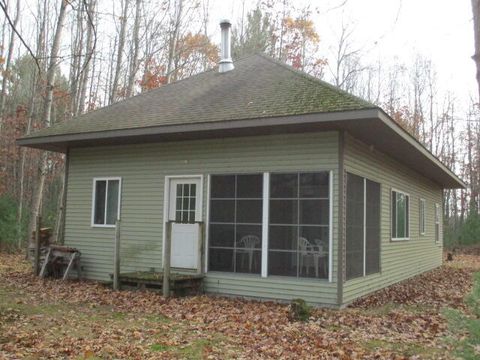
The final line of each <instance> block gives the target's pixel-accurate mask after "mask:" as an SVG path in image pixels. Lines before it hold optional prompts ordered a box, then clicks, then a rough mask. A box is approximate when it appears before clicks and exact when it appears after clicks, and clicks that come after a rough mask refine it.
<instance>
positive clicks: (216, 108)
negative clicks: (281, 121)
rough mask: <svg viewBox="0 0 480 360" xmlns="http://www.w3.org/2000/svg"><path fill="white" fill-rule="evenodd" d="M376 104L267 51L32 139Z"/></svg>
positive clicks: (125, 101)
mask: <svg viewBox="0 0 480 360" xmlns="http://www.w3.org/2000/svg"><path fill="white" fill-rule="evenodd" d="M368 108H375V105H373V104H370V103H368V102H367V101H364V100H362V99H360V98H357V97H355V96H353V95H351V94H348V93H346V92H344V91H342V90H340V89H338V88H336V87H334V86H332V85H330V84H328V83H326V82H324V81H321V80H318V79H316V78H314V77H311V76H309V75H307V74H305V73H303V72H300V71H297V70H294V69H293V68H291V67H290V66H288V65H285V64H283V63H281V62H278V61H276V60H273V59H271V58H269V57H267V56H265V55H260V54H257V55H252V56H249V57H247V58H244V59H242V60H239V61H237V62H235V69H234V70H233V71H230V72H227V73H222V74H221V73H219V72H218V71H216V69H215V70H210V71H206V72H204V73H201V74H198V75H195V76H192V77H190V78H187V79H184V80H181V81H178V82H175V83H172V84H170V85H166V86H162V87H160V88H158V89H155V90H151V91H148V92H145V93H143V94H140V95H137V96H134V97H132V98H129V99H127V100H124V101H120V102H118V103H116V104H113V105H110V106H107V107H104V108H101V109H99V110H96V111H92V112H90V113H87V114H84V115H81V116H78V117H77V118H74V119H72V120H69V121H66V122H63V123H59V124H56V125H54V126H52V127H50V128H47V129H42V130H39V131H37V132H35V133H33V134H31V135H30V136H29V137H40V136H42V137H43V136H50V135H65V134H79V133H88V132H97V131H106V130H118V129H133V128H143V127H150V126H159V125H160V126H161V125H179V124H193V123H204V122H213V121H226V120H241V119H258V118H266V117H277V116H288V115H301V114H309V113H325V112H336V111H346V110H358V109H368Z"/></svg>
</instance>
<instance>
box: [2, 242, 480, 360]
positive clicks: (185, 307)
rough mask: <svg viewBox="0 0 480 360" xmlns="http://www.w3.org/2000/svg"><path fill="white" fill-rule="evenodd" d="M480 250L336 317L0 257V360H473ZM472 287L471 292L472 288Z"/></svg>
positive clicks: (478, 330) (478, 327)
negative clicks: (62, 273) (177, 294)
mask: <svg viewBox="0 0 480 360" xmlns="http://www.w3.org/2000/svg"><path fill="white" fill-rule="evenodd" d="M478 271H480V249H473V250H472V249H470V250H469V251H466V252H465V251H464V252H463V253H462V254H456V255H455V258H454V261H452V262H448V263H445V265H443V266H442V267H440V268H438V269H436V270H433V271H430V272H428V273H425V274H423V275H420V276H417V277H415V278H413V279H411V280H408V281H405V282H402V283H400V284H397V285H394V286H392V287H390V288H388V289H385V290H381V291H379V292H377V293H375V294H373V295H371V296H368V297H366V298H364V299H362V300H361V301H357V302H356V303H355V304H353V305H352V306H350V307H348V308H346V309H343V310H340V311H338V310H327V309H318V310H314V312H313V313H312V316H311V318H310V319H309V320H308V321H306V322H291V321H289V320H288V312H289V311H288V310H289V307H288V305H281V304H276V303H273V302H257V301H246V300H238V299H227V298H219V297H208V296H194V297H185V298H170V299H165V298H163V297H162V296H160V295H159V294H156V293H154V292H139V291H126V290H124V291H120V292H114V291H112V290H111V289H110V288H108V287H106V286H103V285H101V284H97V283H94V282H78V281H69V282H62V281H60V280H51V279H46V280H41V279H37V278H35V277H34V276H32V274H31V268H30V266H29V264H28V263H26V262H25V261H24V260H23V259H22V256H20V255H8V254H0V359H3V358H5V359H19V358H28V359H37V358H41V359H45V358H52V359H53V358H54V359H58V358H68V359H70V358H73V359H104V358H107V359H109V358H112V359H113V358H114V359H126V358H128V359H172V358H173V359H228V358H232V359H270V358H271V359H280V358H281V359H308V358H313V359H323V358H325V359H332V358H338V359H352V358H368V359H370V358H372V359H383V358H388V359H404V358H412V359H424V358H425V359H452V358H458V357H460V358H472V359H473V358H478V357H480V345H479V344H480V320H478V319H479V315H480V310H479V309H480V275H479V273H477V272H478ZM474 285H475V286H474Z"/></svg>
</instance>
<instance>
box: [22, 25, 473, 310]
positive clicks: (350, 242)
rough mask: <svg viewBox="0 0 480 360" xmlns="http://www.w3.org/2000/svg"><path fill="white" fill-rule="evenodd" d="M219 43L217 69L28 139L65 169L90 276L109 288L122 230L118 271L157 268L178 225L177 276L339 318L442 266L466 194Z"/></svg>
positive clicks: (289, 75) (378, 113)
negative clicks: (446, 230) (457, 196)
mask: <svg viewBox="0 0 480 360" xmlns="http://www.w3.org/2000/svg"><path fill="white" fill-rule="evenodd" d="M222 39H223V42H222V60H221V62H220V64H219V68H218V69H215V70H211V71H207V72H204V73H201V74H198V75H195V76H192V77H190V78H188V79H185V80H181V81H178V82H175V83H173V84H170V85H166V86H162V87H160V88H158V89H155V90H152V91H149V92H146V93H143V94H141V95H138V96H135V97H132V98H130V99H127V100H124V101H121V102H119V103H116V104H113V105H110V106H107V107H105V108H102V109H99V110H96V111H92V112H90V113H87V114H84V115H81V116H79V117H78V118H76V119H73V120H71V121H67V122H64V123H61V124H57V125H55V126H53V127H51V128H47V129H42V130H39V131H37V132H35V133H33V134H31V135H30V136H26V137H24V138H21V139H19V140H18V144H19V145H22V146H29V147H34V148H39V149H44V150H50V151H57V152H63V153H65V154H66V156H67V164H68V165H67V186H66V189H67V192H66V218H65V225H64V227H65V229H64V233H65V239H64V241H65V244H66V245H69V246H73V247H76V248H78V249H80V250H81V252H82V261H83V266H84V273H85V275H86V276H87V277H88V278H91V279H96V280H108V279H109V274H111V273H112V271H113V249H114V241H113V239H114V233H115V221H116V219H117V218H120V219H121V254H122V265H121V271H122V272H123V271H149V270H150V269H154V270H157V271H161V269H162V263H163V259H164V256H165V254H164V253H163V248H164V246H163V243H164V241H165V237H166V233H165V228H166V226H165V224H166V223H167V222H169V221H171V222H172V223H173V224H172V226H171V229H172V233H171V241H172V244H171V246H172V251H171V265H172V267H174V268H176V269H177V270H178V271H180V270H183V271H188V270H190V269H198V268H199V267H200V268H201V270H202V271H204V272H205V279H204V286H205V290H206V292H207V293H211V294H221V295H229V296H242V297H252V298H261V299H276V300H285V301H286V300H290V299H293V298H303V299H305V300H306V301H307V302H309V303H312V304H317V305H322V306H332V307H341V306H344V305H346V304H348V303H350V302H352V301H353V300H354V299H356V298H358V297H361V296H363V295H365V294H368V293H370V292H372V291H375V290H378V289H381V288H383V287H386V286H388V285H391V284H393V283H395V282H398V281H401V280H404V279H406V278H409V277H412V276H414V275H417V274H420V273H422V272H425V271H428V270H431V269H433V268H435V267H438V266H440V265H441V264H442V238H443V231H442V202H443V201H442V200H443V189H446V188H461V187H464V184H463V182H462V181H461V180H460V179H459V178H458V177H457V176H456V175H455V174H454V173H452V171H450V170H449V169H448V168H447V167H446V166H445V165H443V164H442V163H441V162H440V161H439V160H438V159H437V158H436V157H435V156H433V155H432V154H431V153H430V152H429V151H428V150H427V149H426V148H424V147H423V146H422V145H421V144H420V143H419V142H418V141H417V140H415V139H414V138H413V137H412V136H411V135H410V134H408V133H407V132H406V131H405V130H404V129H402V128H401V127H400V126H399V125H398V124H397V123H395V122H394V121H393V120H392V119H391V118H390V117H389V116H388V115H387V114H386V113H385V112H384V111H383V110H382V109H380V108H379V107H377V106H375V105H372V104H370V103H369V102H366V101H364V100H362V99H359V98H357V97H355V96H353V95H350V94H348V93H346V92H343V91H341V90H339V89H338V88H335V87H333V86H331V85H329V84H327V83H325V82H323V81H320V80H318V79H316V78H313V77H310V76H309V75H306V74H304V73H302V72H300V71H297V70H294V69H292V68H291V67H289V66H287V65H285V64H283V63H281V62H278V61H275V60H273V59H271V58H269V57H267V56H264V55H253V56H250V57H247V58H244V59H242V60H239V61H236V62H235V63H232V61H231V59H230V56H229V24H228V23H223V27H222ZM201 224H204V226H202V228H204V232H203V233H202V232H201V231H199V229H200V226H201ZM203 237H204V240H205V241H204V242H202V238H203Z"/></svg>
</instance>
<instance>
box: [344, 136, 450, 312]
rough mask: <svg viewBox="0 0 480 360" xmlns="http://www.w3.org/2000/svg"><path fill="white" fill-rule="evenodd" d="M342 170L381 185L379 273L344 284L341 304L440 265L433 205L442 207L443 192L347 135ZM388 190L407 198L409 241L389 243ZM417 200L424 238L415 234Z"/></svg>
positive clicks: (439, 245) (426, 180) (417, 233)
mask: <svg viewBox="0 0 480 360" xmlns="http://www.w3.org/2000/svg"><path fill="white" fill-rule="evenodd" d="M345 171H349V172H352V173H354V174H357V175H360V176H364V177H366V178H368V179H371V180H374V181H377V182H379V183H380V184H381V219H380V222H381V255H380V256H381V259H380V261H381V272H380V273H379V274H372V275H369V276H366V277H362V278H357V279H352V280H349V281H346V282H345V283H344V300H343V301H344V303H349V302H351V301H353V300H354V299H356V298H358V297H360V296H363V295H366V294H368V293H370V292H372V291H375V290H378V289H380V288H383V287H385V286H388V285H391V284H393V283H396V282H398V281H401V280H404V279H407V278H409V277H412V276H414V275H417V274H419V273H422V272H424V271H427V270H430V269H433V268H435V267H437V266H440V265H441V263H442V244H441V243H440V244H436V243H435V231H434V224H435V220H434V216H435V203H438V204H440V206H442V196H443V191H442V188H441V187H440V186H439V185H437V184H435V183H433V182H432V181H430V180H428V179H426V178H424V177H422V176H421V175H419V174H417V173H415V172H413V171H412V170H410V169H408V168H407V167H405V166H403V165H401V164H400V163H399V162H397V161H395V160H394V159H392V158H390V157H387V156H386V155H384V154H381V153H379V152H378V151H376V150H374V149H370V148H369V147H368V146H367V145H365V144H363V143H361V142H360V141H357V140H356V139H354V138H352V137H351V136H347V137H346V143H345ZM392 188H394V189H397V190H400V191H404V192H406V193H408V194H409V195H410V240H405V241H392V240H391V236H390V233H391V227H390V222H391V221H390V203H391V201H390V199H391V198H390V196H391V190H392ZM420 198H424V199H425V200H426V233H425V235H420V231H419V218H420V215H419V199H420ZM440 228H442V226H440ZM442 238H443V234H442V233H441V236H440V239H442Z"/></svg>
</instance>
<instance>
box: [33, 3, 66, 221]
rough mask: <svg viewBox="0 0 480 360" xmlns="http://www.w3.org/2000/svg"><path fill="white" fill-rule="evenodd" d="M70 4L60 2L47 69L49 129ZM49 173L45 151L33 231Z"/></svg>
mask: <svg viewBox="0 0 480 360" xmlns="http://www.w3.org/2000/svg"><path fill="white" fill-rule="evenodd" d="M67 5H68V2H67V0H60V9H59V12H58V18H57V22H56V27H55V33H54V36H53V42H52V48H51V51H50V57H49V64H48V69H47V76H46V82H47V89H46V97H45V103H44V107H43V116H42V120H43V123H44V126H46V127H49V126H50V125H51V124H52V118H51V115H52V102H53V90H54V87H55V76H56V70H57V65H58V59H59V56H58V54H59V49H60V41H61V38H62V33H63V25H64V21H65V15H66V10H67ZM47 171H48V153H47V152H46V151H45V152H43V154H42V158H41V162H40V177H39V180H38V184H37V188H36V190H35V195H34V200H33V206H32V218H31V225H30V228H31V230H33V227H34V224H35V219H36V217H37V216H38V215H39V213H40V207H41V205H42V199H43V190H44V187H45V178H46V176H47Z"/></svg>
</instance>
